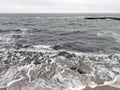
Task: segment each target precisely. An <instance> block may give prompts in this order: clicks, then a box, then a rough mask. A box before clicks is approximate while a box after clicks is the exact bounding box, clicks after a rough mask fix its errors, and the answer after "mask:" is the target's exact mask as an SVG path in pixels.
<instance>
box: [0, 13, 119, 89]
mask: <svg viewBox="0 0 120 90" xmlns="http://www.w3.org/2000/svg"><path fill="white" fill-rule="evenodd" d="M100 16H112V17H120V14H0V64H1V67H0V76H1V77H0V86H1V87H4V86H10V85H11V84H14V83H13V82H18V81H20V82H23V81H24V82H26V86H25V85H22V87H23V88H21V89H18V90H25V89H26V88H29V85H32V86H31V87H30V88H29V89H30V90H38V89H37V88H38V87H39V88H41V89H40V90H42V89H43V90H74V88H73V87H75V88H78V90H80V89H81V88H83V86H86V85H88V86H91V87H92V86H96V85H103V84H108V85H113V86H115V87H118V84H119V83H120V82H119V79H120V59H119V58H120V56H119V52H120V21H119V20H86V19H84V17H100ZM81 64H82V65H83V67H84V66H87V68H89V69H87V71H86V74H85V75H81V74H79V72H77V71H75V73H76V74H73V73H74V71H72V70H71V67H72V66H77V67H78V68H81V67H82V65H81ZM66 75H67V76H68V77H67V76H66ZM81 77H82V78H81ZM83 77H84V79H85V80H86V82H82V81H84V79H83ZM90 83H91V84H90ZM79 85H81V86H80V87H78V86H79ZM15 86H20V85H19V83H18V85H15ZM10 88H12V89H10V90H14V89H13V87H10ZM16 90H17V89H16ZM75 90H77V89H75Z"/></svg>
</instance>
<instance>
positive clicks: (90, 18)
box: [84, 17, 120, 20]
mask: <svg viewBox="0 0 120 90" xmlns="http://www.w3.org/2000/svg"><path fill="white" fill-rule="evenodd" d="M84 19H87V20H94V19H101V20H104V19H112V20H120V18H117V17H85V18H84Z"/></svg>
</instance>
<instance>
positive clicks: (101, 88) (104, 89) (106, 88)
mask: <svg viewBox="0 0 120 90" xmlns="http://www.w3.org/2000/svg"><path fill="white" fill-rule="evenodd" d="M84 90H120V88H115V87H111V86H98V87H96V88H90V87H86V88H85V89H84Z"/></svg>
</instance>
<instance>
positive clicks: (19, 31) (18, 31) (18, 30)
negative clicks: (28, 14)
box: [12, 29, 22, 33]
mask: <svg viewBox="0 0 120 90" xmlns="http://www.w3.org/2000/svg"><path fill="white" fill-rule="evenodd" d="M12 31H13V32H17V33H22V30H20V29H16V30H12Z"/></svg>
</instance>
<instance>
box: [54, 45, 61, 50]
mask: <svg viewBox="0 0 120 90" xmlns="http://www.w3.org/2000/svg"><path fill="white" fill-rule="evenodd" d="M53 49H54V50H59V49H61V46H60V45H55V46H53Z"/></svg>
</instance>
